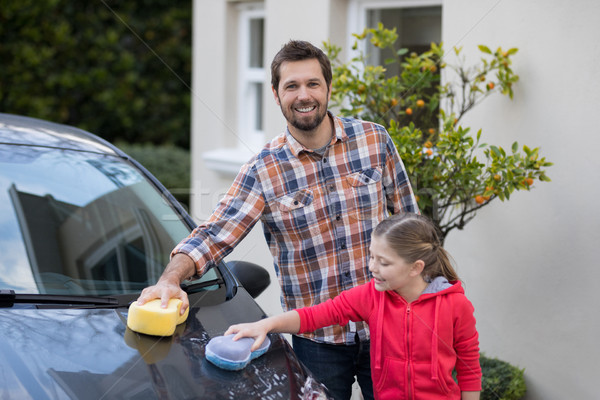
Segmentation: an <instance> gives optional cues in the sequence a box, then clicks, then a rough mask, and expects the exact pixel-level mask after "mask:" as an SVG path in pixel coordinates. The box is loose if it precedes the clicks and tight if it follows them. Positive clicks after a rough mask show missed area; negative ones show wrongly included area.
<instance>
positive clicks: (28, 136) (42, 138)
mask: <svg viewBox="0 0 600 400" xmlns="http://www.w3.org/2000/svg"><path fill="white" fill-rule="evenodd" d="M0 143H3V144H12V145H25V146H44V147H56V148H60V149H70V150H78V151H91V152H95V153H103V154H111V155H122V154H121V152H119V151H118V150H117V149H116V148H115V147H114V146H112V145H111V144H110V143H108V142H107V141H105V140H104V139H101V138H99V137H98V136H96V135H93V134H91V133H89V132H86V131H84V130H82V129H79V128H75V127H72V126H68V125H63V124H57V123H54V122H49V121H44V120H41V119H37V118H30V117H24V116H19V115H13V114H4V113H0Z"/></svg>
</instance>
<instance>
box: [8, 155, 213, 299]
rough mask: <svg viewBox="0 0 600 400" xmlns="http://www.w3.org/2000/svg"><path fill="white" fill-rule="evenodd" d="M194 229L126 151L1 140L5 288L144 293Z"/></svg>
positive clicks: (58, 291) (94, 293)
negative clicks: (99, 151) (127, 157)
mask: <svg viewBox="0 0 600 400" xmlns="http://www.w3.org/2000/svg"><path fill="white" fill-rule="evenodd" d="M188 234H189V229H188V227H187V226H186V225H185V223H184V222H183V221H182V220H181V218H180V216H179V215H178V214H177V213H176V212H175V211H174V210H173V208H172V207H171V206H170V204H169V202H168V200H167V199H166V198H164V197H163V196H162V195H161V194H160V192H159V191H158V190H156V188H155V187H154V186H153V185H152V184H151V183H150V182H149V181H148V180H147V179H146V178H145V176H144V175H142V174H141V173H140V171H139V170H137V169H136V168H135V166H133V165H132V164H130V163H128V162H126V161H125V160H123V159H121V158H119V157H115V156H110V155H102V154H96V153H89V152H79V151H71V150H62V149H56V148H47V147H35V146H17V145H0V289H12V290H15V292H22V293H47V294H78V295H115V294H124V293H134V292H139V291H140V290H141V289H143V288H144V287H146V286H148V285H150V284H153V283H155V282H156V280H157V279H158V278H159V276H160V274H161V273H162V271H163V269H164V266H165V265H166V264H167V262H168V261H169V254H170V252H171V250H172V249H173V247H174V246H175V245H176V244H177V243H178V242H179V241H180V240H181V239H182V238H184V237H185V236H187V235H188ZM213 274H214V273H213ZM214 277H215V276H212V277H211V276H210V275H209V276H205V277H204V279H211V278H214Z"/></svg>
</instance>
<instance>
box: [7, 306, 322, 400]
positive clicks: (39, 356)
mask: <svg viewBox="0 0 600 400" xmlns="http://www.w3.org/2000/svg"><path fill="white" fill-rule="evenodd" d="M222 308H223V307H222V305H220V306H219V307H218V310H217V309H216V307H211V306H208V307H202V308H193V307H192V308H190V315H189V317H188V320H187V321H186V322H185V323H183V324H181V325H179V326H178V327H177V330H176V332H175V334H174V335H173V336H171V337H164V338H160V337H154V336H147V335H143V334H138V333H135V332H133V331H131V330H130V329H129V328H127V326H126V320H127V309H126V308H121V309H116V310H115V309H62V310H61V309H0V355H1V356H0V382H1V383H2V385H0V397H1V398H11V399H12V398H14V399H26V398H33V399H62V398H65V399H68V398H70V399H112V398H127V399H144V400H145V399H154V398H160V399H184V398H200V399H202V398H207V399H238V398H244V399H252V398H256V399H269V398H273V399H275V398H277V399H280V398H286V399H288V398H289V399H301V398H310V399H313V398H325V397H323V396H321V395H320V394H319V393H321V390H322V388H321V387H320V386H321V385H319V384H317V383H316V382H315V381H314V380H313V379H312V378H311V377H310V375H307V372H306V370H305V369H304V368H303V367H302V366H301V365H300V364H299V363H298V362H297V360H296V358H295V357H293V355H292V352H291V349H290V347H289V345H288V344H287V342H286V341H285V340H284V339H283V338H282V337H281V336H280V335H272V336H271V341H272V344H271V347H270V349H269V351H268V352H267V353H266V354H265V355H263V356H261V357H259V358H258V359H255V360H253V361H252V362H251V363H250V364H249V365H248V366H247V367H246V368H244V369H243V370H241V371H233V372H232V371H225V370H222V369H219V368H217V367H216V366H214V365H212V364H210V363H209V362H208V361H207V360H206V358H205V355H204V349H205V346H206V344H207V343H208V341H209V340H210V339H211V338H212V337H214V336H218V335H221V334H222V333H223V331H224V330H225V329H226V325H229V324H230V323H231V322H230V321H228V318H226V317H224V315H227V313H225V314H224V313H223V311H224V310H223V309H222ZM230 308H231V309H238V308H239V307H233V306H232V307H230ZM225 311H226V310H225Z"/></svg>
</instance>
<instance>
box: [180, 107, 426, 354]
mask: <svg viewBox="0 0 600 400" xmlns="http://www.w3.org/2000/svg"><path fill="white" fill-rule="evenodd" d="M330 116H331V115H330ZM331 117H332V118H333V119H334V126H335V135H334V137H332V140H331V143H330V145H329V147H328V149H327V150H326V151H325V154H324V155H323V156H321V155H319V154H317V153H315V152H313V151H311V150H308V149H306V148H304V147H303V146H302V145H301V144H300V143H298V141H296V140H295V139H294V138H293V137H292V135H291V134H290V133H289V131H286V132H285V133H282V134H280V135H279V136H277V137H276V138H274V139H273V140H272V141H271V142H270V143H269V144H267V145H266V146H265V147H264V148H263V149H262V151H261V152H260V153H258V154H257V155H256V156H254V157H253V158H252V159H251V160H250V161H249V162H248V163H247V164H245V165H244V166H243V167H242V169H241V170H240V172H239V174H238V175H237V177H236V179H235V181H234V183H233V184H232V186H231V187H230V189H229V191H228V192H227V194H226V195H225V196H224V198H223V199H222V200H221V201H220V202H219V204H218V205H217V207H216V209H215V211H214V212H213V215H212V216H211V217H210V219H209V220H208V221H207V222H206V223H204V224H202V225H200V226H199V227H198V228H196V229H195V230H194V231H193V232H192V233H191V234H190V236H188V237H187V238H186V239H184V240H183V241H182V242H181V243H180V244H179V245H178V246H177V247H176V248H175V249H174V250H173V254H174V253H178V252H181V253H185V254H188V255H189V256H190V257H192V259H193V260H194V261H195V262H196V266H197V269H198V273H199V274H202V273H204V272H205V270H206V268H207V266H209V265H212V264H216V263H218V262H219V261H220V260H221V259H222V258H223V257H225V256H226V255H227V254H228V253H229V252H230V251H231V250H232V249H233V247H235V245H236V244H237V243H238V242H239V241H240V240H241V239H242V238H243V237H244V236H245V235H246V233H247V232H249V231H250V229H251V228H252V226H253V225H254V224H255V223H256V222H257V221H259V220H260V221H262V223H263V228H264V229H263V230H264V234H265V238H266V240H267V243H268V245H269V248H270V251H271V253H272V254H273V258H274V264H275V270H276V272H277V276H278V279H279V283H280V285H281V289H282V292H281V301H282V306H283V308H284V309H285V310H291V309H296V308H300V307H305V306H310V305H313V304H318V303H321V302H324V301H326V300H327V299H330V298H333V297H335V296H337V295H338V294H339V293H340V292H342V291H343V290H346V289H350V288H352V287H354V286H356V285H360V284H362V283H365V282H367V281H368V280H369V279H370V278H371V274H370V272H369V268H368V248H369V242H370V237H371V232H372V230H373V228H374V227H375V226H376V225H377V223H378V222H379V221H381V220H382V219H384V218H385V217H386V216H388V215H389V214H393V213H398V212H401V211H406V212H418V208H417V205H416V201H415V198H414V195H413V192H412V189H411V186H410V182H409V180H408V177H407V175H406V171H405V169H404V165H403V163H402V161H401V160H400V157H399V156H398V152H397V150H396V147H395V146H394V143H393V142H392V139H391V138H390V136H389V135H388V133H387V132H386V130H385V129H384V128H383V127H382V126H380V125H376V124H373V123H370V122H365V121H359V120H356V119H352V118H339V117H333V116H331ZM355 333H358V334H359V336H360V338H361V339H363V340H364V339H367V338H368V330H367V329H366V324H365V323H363V322H357V323H354V322H350V323H349V324H348V325H347V326H345V327H340V326H337V325H336V326H331V327H327V328H323V329H319V330H318V331H316V332H314V333H309V334H304V335H303V336H304V337H306V338H308V339H312V340H315V341H318V342H327V343H350V344H351V343H354V341H355V340H354V339H355Z"/></svg>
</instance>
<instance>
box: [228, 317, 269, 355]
mask: <svg viewBox="0 0 600 400" xmlns="http://www.w3.org/2000/svg"><path fill="white" fill-rule="evenodd" d="M232 333H235V336H234V337H233V340H234V341H236V340H238V339H241V338H244V337H251V338H254V344H252V347H251V348H250V351H254V350H256V349H258V348H259V347H260V346H261V345H262V344H263V342H264V341H265V338H266V337H267V333H269V329H268V328H267V327H266V326H265V324H264V323H263V321H258V322H253V323H247V324H237V325H232V326H230V327H229V329H227V330H226V331H225V333H224V334H223V335H224V336H227V335H230V334H232Z"/></svg>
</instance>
